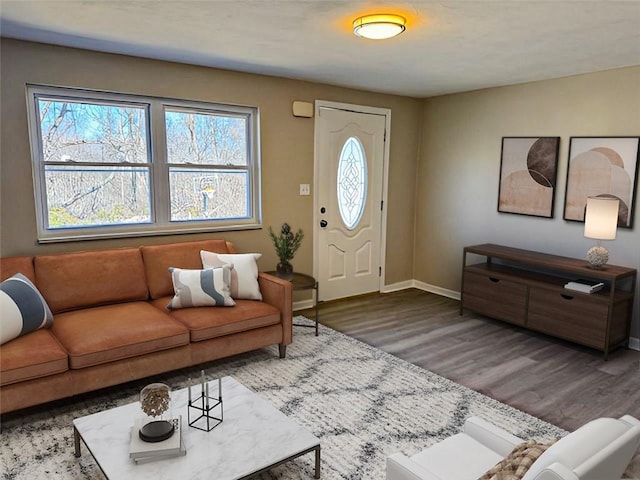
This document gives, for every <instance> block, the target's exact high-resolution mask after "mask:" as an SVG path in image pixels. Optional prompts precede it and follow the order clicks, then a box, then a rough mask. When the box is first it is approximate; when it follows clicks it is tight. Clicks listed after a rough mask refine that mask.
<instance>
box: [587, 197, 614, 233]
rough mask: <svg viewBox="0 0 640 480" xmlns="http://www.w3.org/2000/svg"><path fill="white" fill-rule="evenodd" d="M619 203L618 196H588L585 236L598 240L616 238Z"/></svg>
mask: <svg viewBox="0 0 640 480" xmlns="http://www.w3.org/2000/svg"><path fill="white" fill-rule="evenodd" d="M619 204H620V202H619V200H618V199H617V198H610V197H589V198H587V210H586V212H585V214H584V236H585V237H587V238H594V239H596V240H615V239H616V228H617V226H618V206H619Z"/></svg>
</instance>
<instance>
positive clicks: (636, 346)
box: [629, 337, 640, 352]
mask: <svg viewBox="0 0 640 480" xmlns="http://www.w3.org/2000/svg"><path fill="white" fill-rule="evenodd" d="M629 348H630V349H631V350H637V351H639V352H640V338H634V337H630V338H629Z"/></svg>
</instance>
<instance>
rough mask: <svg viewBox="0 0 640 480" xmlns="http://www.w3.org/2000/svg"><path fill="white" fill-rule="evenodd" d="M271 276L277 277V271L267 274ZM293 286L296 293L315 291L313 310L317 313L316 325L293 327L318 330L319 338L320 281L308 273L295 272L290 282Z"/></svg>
mask: <svg viewBox="0 0 640 480" xmlns="http://www.w3.org/2000/svg"><path fill="white" fill-rule="evenodd" d="M267 273H268V274H269V275H274V276H277V275H276V272H275V271H270V272H267ZM289 281H290V282H291V285H292V286H293V290H294V291H298V290H315V294H314V297H313V308H314V310H315V313H316V317H315V325H301V324H298V323H294V324H293V325H294V326H296V327H309V328H314V327H315V329H316V337H317V336H318V281H317V280H316V279H315V278H313V277H312V276H311V275H307V274H306V273H298V272H293V278H292V279H291V280H289Z"/></svg>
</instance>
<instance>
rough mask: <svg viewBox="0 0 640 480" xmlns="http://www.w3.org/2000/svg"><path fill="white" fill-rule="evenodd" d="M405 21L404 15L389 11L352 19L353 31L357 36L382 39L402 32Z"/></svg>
mask: <svg viewBox="0 0 640 480" xmlns="http://www.w3.org/2000/svg"><path fill="white" fill-rule="evenodd" d="M406 22H407V20H406V19H405V18H404V17H401V16H400V15H393V14H390V13H380V14H376V15H365V16H363V17H358V18H356V19H355V20H354V21H353V33H355V34H356V35H358V36H359V37H364V38H370V39H373V40H382V39H385V38H391V37H395V36H396V35H400V34H401V33H402V32H404V30H405V28H406V27H405V24H406Z"/></svg>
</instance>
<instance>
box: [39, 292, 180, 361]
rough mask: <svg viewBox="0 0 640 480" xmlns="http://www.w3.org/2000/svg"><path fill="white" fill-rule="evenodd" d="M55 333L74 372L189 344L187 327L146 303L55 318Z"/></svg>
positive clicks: (94, 308) (120, 305) (89, 310)
mask: <svg viewBox="0 0 640 480" xmlns="http://www.w3.org/2000/svg"><path fill="white" fill-rule="evenodd" d="M52 331H53V333H54V335H55V336H56V337H57V338H58V340H59V341H60V343H61V344H62V346H63V347H64V348H65V349H66V350H67V352H69V366H70V367H71V368H72V369H75V368H84V367H90V366H92V365H99V364H102V363H107V362H113V361H115V360H121V359H123V358H130V357H135V356H138V355H144V354H145V353H149V352H156V351H159V350H167V349H170V348H173V347H177V346H180V345H187V344H188V343H189V331H188V329H187V328H186V327H185V326H184V325H182V324H181V323H180V322H178V321H176V320H174V319H173V318H171V317H170V316H169V315H167V314H166V313H164V312H162V311H160V310H159V309H157V308H155V307H153V306H151V305H150V304H149V303H147V302H129V303H122V304H115V305H105V306H100V307H92V308H86V309H83V310H74V311H71V312H65V313H61V314H59V315H56V316H55V319H54V322H53V327H52Z"/></svg>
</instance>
